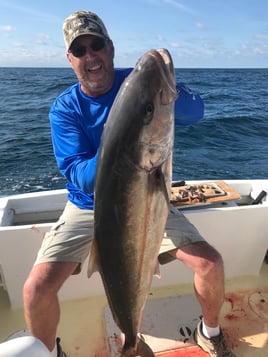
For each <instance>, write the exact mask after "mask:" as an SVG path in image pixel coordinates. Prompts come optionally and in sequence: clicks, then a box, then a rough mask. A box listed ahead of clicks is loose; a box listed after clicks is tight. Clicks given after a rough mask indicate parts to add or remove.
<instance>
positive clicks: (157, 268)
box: [154, 260, 161, 279]
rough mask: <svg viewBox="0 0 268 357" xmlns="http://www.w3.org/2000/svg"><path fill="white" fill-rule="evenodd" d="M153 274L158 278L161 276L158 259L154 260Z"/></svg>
mask: <svg viewBox="0 0 268 357" xmlns="http://www.w3.org/2000/svg"><path fill="white" fill-rule="evenodd" d="M154 275H155V276H157V277H158V278H159V279H160V278H161V273H160V267H159V262H158V260H157V261H156V264H155V268H154Z"/></svg>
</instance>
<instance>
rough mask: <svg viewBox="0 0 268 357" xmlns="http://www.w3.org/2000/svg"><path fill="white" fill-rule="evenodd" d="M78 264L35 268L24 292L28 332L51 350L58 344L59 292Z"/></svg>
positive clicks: (54, 264)
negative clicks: (56, 342)
mask: <svg viewBox="0 0 268 357" xmlns="http://www.w3.org/2000/svg"><path fill="white" fill-rule="evenodd" d="M76 267H77V263H74V262H56V263H41V264H37V265H35V266H34V267H33V269H32V271H31V272H30V274H29V277H28V279H27V280H26V282H25V285H24V289H23V297H24V314H25V320H26V324H27V327H28V329H29V330H30V332H31V333H32V335H33V336H35V337H37V338H39V339H40V340H41V341H42V342H43V343H44V344H45V345H46V346H47V347H48V349H49V350H50V351H52V350H53V348H54V346H55V341H56V331H57V325H58V322H59V317H60V309H59V302H58V297H57V293H58V291H59V289H60V288H61V286H62V284H63V283H64V281H65V280H66V279H67V278H68V277H69V276H70V275H71V274H72V273H73V271H74V270H75V268H76Z"/></svg>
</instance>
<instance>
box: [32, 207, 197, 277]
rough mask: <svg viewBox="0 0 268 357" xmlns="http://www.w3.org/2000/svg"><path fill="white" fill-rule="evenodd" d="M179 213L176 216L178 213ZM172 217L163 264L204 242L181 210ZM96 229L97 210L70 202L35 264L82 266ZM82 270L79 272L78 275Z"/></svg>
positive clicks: (160, 253) (47, 236)
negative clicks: (177, 251)
mask: <svg viewBox="0 0 268 357" xmlns="http://www.w3.org/2000/svg"><path fill="white" fill-rule="evenodd" d="M174 212H176V213H174ZM174 212H171V213H170V214H169V215H168V219H167V223H166V231H165V234H164V237H163V242H162V246H161V249H160V252H159V262H160V263H161V264H165V263H168V262H169V261H171V260H173V259H174V258H173V257H172V256H171V255H170V254H169V253H168V252H169V251H170V250H173V249H176V248H181V247H183V246H185V245H187V244H191V243H195V242H200V241H204V239H203V237H202V236H201V235H200V233H199V232H198V230H197V229H196V228H195V227H194V226H193V225H192V224H191V223H190V222H189V220H188V219H187V218H186V217H185V216H184V215H183V214H182V213H181V212H180V211H178V210H174ZM93 230H94V211H92V210H82V209H80V208H78V207H76V206H75V205H74V204H72V203H71V202H69V201H68V202H67V204H66V206H65V209H64V211H63V213H62V215H61V217H60V218H59V220H58V221H57V222H56V223H55V224H54V225H53V226H52V227H51V229H50V231H49V232H47V233H46V234H45V237H44V239H43V242H42V245H41V248H40V250H39V252H38V255H37V258H36V261H35V264H39V263H48V262H78V263H80V266H81V265H82V264H83V262H84V261H85V259H86V257H87V256H88V255H89V252H90V247H91V243H92V240H93ZM79 271H80V268H79V269H78V270H77V271H76V272H75V273H78V272H79Z"/></svg>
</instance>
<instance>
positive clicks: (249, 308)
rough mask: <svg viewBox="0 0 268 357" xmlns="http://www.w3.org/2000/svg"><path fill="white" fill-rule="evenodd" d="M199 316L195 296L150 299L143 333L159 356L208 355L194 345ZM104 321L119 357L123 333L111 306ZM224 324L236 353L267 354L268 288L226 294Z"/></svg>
mask: <svg viewBox="0 0 268 357" xmlns="http://www.w3.org/2000/svg"><path fill="white" fill-rule="evenodd" d="M200 315H201V311H200V308H199V304H198V303H197V301H196V299H195V297H194V296H193V295H185V296H178V297H165V298H161V299H156V300H149V301H148V303H147V305H146V307H145V311H144V314H143V322H142V326H141V335H142V336H143V338H144V340H145V342H146V343H147V344H148V345H149V346H150V347H151V348H152V350H153V351H154V352H155V354H156V356H157V357H176V356H178V357H179V356H206V355H207V354H206V353H204V352H202V351H201V350H200V349H199V348H198V347H196V346H195V348H194V347H193V346H194V345H195V343H194V341H193V332H194V329H195V327H196V325H197V322H198V320H199V318H200ZM105 321H106V328H107V336H108V341H109V346H110V351H111V357H118V356H120V347H121V343H120V342H121V339H120V332H119V330H118V329H117V327H116V326H115V324H114V322H113V320H112V316H111V314H110V312H109V310H108V308H107V310H106V311H105ZM221 327H222V330H223V333H224V335H225V337H226V340H227V343H228V345H229V346H230V347H231V348H232V349H233V350H234V352H235V353H236V354H237V356H243V357H246V356H250V357H251V356H262V355H263V356H268V339H267V334H268V288H266V289H259V288H257V289H250V290H243V291H236V292H230V293H227V294H226V297H225V302H224V305H223V308H222V314H221ZM191 346H192V348H190V347H191Z"/></svg>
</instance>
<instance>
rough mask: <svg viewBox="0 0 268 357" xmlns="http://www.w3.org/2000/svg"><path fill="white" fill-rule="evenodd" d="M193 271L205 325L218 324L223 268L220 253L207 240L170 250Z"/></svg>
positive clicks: (222, 294) (222, 296)
mask: <svg viewBox="0 0 268 357" xmlns="http://www.w3.org/2000/svg"><path fill="white" fill-rule="evenodd" d="M170 254H171V255H173V256H174V257H176V258H177V259H179V260H180V261H181V262H183V263H184V264H185V265H186V266H188V267H189V268H190V269H192V270H193V272H194V286H195V292H196V296H197V299H198V301H199V303H200V305H201V308H202V313H203V319H204V322H205V324H206V325H207V326H209V327H217V326H218V325H219V313H220V309H221V306H222V304H223V299H224V268H223V262H222V258H221V256H220V254H219V253H218V252H217V251H216V250H215V249H214V248H213V247H212V246H210V245H209V244H208V243H207V242H205V241H203V242H196V243H193V244H188V245H186V246H183V247H182V248H179V249H175V250H173V251H171V252H170Z"/></svg>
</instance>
